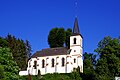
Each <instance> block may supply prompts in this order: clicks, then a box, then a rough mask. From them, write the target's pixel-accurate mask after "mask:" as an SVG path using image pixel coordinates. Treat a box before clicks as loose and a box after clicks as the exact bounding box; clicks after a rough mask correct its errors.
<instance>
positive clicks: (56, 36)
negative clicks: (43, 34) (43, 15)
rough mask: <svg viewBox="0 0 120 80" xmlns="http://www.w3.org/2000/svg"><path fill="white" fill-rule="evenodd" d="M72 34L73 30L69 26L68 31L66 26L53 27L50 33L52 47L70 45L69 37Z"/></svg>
mask: <svg viewBox="0 0 120 80" xmlns="http://www.w3.org/2000/svg"><path fill="white" fill-rule="evenodd" d="M71 34H72V30H71V29H70V28H68V29H67V30H66V31H65V30H64V28H57V27H56V28H53V29H52V30H51V31H50V32H49V35H48V44H49V46H50V47H51V48H54V47H63V46H64V44H66V46H67V47H69V44H70V41H69V37H70V35H71Z"/></svg>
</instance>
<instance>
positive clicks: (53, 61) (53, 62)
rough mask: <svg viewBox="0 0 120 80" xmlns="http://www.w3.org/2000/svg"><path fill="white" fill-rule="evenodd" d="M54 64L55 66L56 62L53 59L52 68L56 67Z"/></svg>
mask: <svg viewBox="0 0 120 80" xmlns="http://www.w3.org/2000/svg"><path fill="white" fill-rule="evenodd" d="M54 64H55V60H54V59H52V67H54Z"/></svg>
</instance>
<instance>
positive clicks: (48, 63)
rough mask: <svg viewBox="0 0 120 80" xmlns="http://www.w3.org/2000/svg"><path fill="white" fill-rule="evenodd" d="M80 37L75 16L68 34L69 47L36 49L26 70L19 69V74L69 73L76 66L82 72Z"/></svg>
mask: <svg viewBox="0 0 120 80" xmlns="http://www.w3.org/2000/svg"><path fill="white" fill-rule="evenodd" d="M82 39H83V37H82V35H81V34H80V31H79V26H78V20H77V18H75V22H74V28H73V33H72V35H71V36H70V48H69V49H68V48H66V47H58V48H48V49H42V50H41V51H37V52H36V53H35V54H33V55H32V57H31V58H30V59H29V61H28V67H27V70H26V71H20V72H19V75H37V74H39V73H41V75H44V74H47V73H71V72H72V71H73V70H74V69H75V68H77V67H78V66H79V68H80V72H81V73H83V59H82V52H83V49H82Z"/></svg>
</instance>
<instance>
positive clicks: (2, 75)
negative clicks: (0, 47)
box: [0, 64, 4, 80]
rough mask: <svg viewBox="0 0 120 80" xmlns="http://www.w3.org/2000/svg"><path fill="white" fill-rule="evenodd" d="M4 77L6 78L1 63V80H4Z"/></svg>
mask: <svg viewBox="0 0 120 80" xmlns="http://www.w3.org/2000/svg"><path fill="white" fill-rule="evenodd" d="M3 78H4V68H3V67H2V65H1V64H0V80H2V79H3Z"/></svg>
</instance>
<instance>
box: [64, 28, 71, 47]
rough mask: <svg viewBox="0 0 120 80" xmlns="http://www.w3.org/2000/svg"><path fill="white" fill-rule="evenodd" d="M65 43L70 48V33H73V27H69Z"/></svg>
mask: <svg viewBox="0 0 120 80" xmlns="http://www.w3.org/2000/svg"><path fill="white" fill-rule="evenodd" d="M65 32H66V39H65V45H66V47H68V48H70V35H71V34H72V29H70V28H68V29H67V30H66V31H65Z"/></svg>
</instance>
